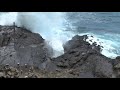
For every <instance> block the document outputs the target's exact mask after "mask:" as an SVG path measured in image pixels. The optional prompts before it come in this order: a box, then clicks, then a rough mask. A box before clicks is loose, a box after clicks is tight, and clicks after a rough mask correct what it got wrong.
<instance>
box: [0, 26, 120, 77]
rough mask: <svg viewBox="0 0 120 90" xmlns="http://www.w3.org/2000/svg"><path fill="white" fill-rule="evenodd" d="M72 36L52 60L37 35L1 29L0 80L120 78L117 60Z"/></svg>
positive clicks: (24, 30) (119, 58)
mask: <svg viewBox="0 0 120 90" xmlns="http://www.w3.org/2000/svg"><path fill="white" fill-rule="evenodd" d="M87 38H88V37H87V35H83V36H78V35H76V36H74V37H73V38H72V39H71V40H70V41H68V42H67V43H66V44H65V45H63V48H64V52H65V53H64V54H63V55H61V56H58V57H56V58H52V55H53V50H52V47H50V46H48V45H47V44H46V42H45V39H43V38H42V36H41V35H39V34H37V33H33V32H31V31H29V30H27V29H25V28H21V27H17V26H0V77H1V78H119V77H120V57H116V59H110V58H107V57H106V56H104V55H102V54H101V46H96V44H95V43H93V44H92V45H90V44H89V43H88V42H86V39H87Z"/></svg>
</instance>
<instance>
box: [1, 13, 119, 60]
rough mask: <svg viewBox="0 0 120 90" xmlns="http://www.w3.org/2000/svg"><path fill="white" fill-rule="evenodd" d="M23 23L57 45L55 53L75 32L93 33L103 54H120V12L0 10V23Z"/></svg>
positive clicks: (115, 55)
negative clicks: (101, 47)
mask: <svg viewBox="0 0 120 90" xmlns="http://www.w3.org/2000/svg"><path fill="white" fill-rule="evenodd" d="M13 22H16V24H17V25H18V26H24V27H26V28H28V29H30V30H31V31H33V32H35V33H40V34H41V35H42V37H43V38H45V39H46V42H47V43H48V44H49V45H51V46H52V47H53V49H54V56H55V57H56V56H59V55H61V54H63V53H64V50H63V47H62V45H63V44H64V43H65V42H66V41H68V40H70V39H71V38H72V37H73V36H74V35H84V34H87V35H88V36H91V35H93V36H94V38H91V37H89V39H88V40H87V41H88V42H89V43H91V42H90V41H89V40H92V41H93V42H94V41H96V42H97V44H98V45H101V46H103V50H102V52H101V53H102V54H103V55H105V56H107V57H110V58H115V57H117V56H119V55H120V39H119V38H120V12H27V13H26V12H1V13H0V25H12V24H13Z"/></svg>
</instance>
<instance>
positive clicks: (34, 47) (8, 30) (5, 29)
mask: <svg viewBox="0 0 120 90" xmlns="http://www.w3.org/2000/svg"><path fill="white" fill-rule="evenodd" d="M49 50H50V49H48V46H47V45H46V43H45V40H44V39H43V38H42V37H41V36H40V35H39V34H36V33H32V32H31V31H29V30H26V29H24V28H20V27H16V26H0V65H5V64H9V65H10V66H16V65H17V63H20V65H21V66H24V65H25V64H26V65H33V66H37V67H39V65H40V64H41V63H43V62H44V61H46V60H47V59H48V58H49V57H50V54H52V51H51V53H50V54H49ZM51 50H52V49H51Z"/></svg>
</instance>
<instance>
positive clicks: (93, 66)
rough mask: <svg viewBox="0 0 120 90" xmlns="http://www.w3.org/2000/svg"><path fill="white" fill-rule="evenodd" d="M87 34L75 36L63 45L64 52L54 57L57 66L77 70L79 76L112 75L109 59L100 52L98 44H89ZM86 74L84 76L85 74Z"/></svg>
mask: <svg viewBox="0 0 120 90" xmlns="http://www.w3.org/2000/svg"><path fill="white" fill-rule="evenodd" d="M84 38H85V39H87V36H86V35H85V36H78V35H77V36H75V37H73V38H72V40H70V41H68V42H67V43H66V44H65V45H64V50H65V54H64V55H62V56H59V57H57V58H55V59H54V63H55V64H56V65H57V66H58V67H59V68H64V69H65V68H72V69H77V72H78V71H79V77H83V76H84V77H87V78H91V77H108V78H110V77H112V73H113V69H112V63H111V62H110V60H111V59H109V58H107V57H105V56H103V55H102V54H101V53H100V46H95V45H94V44H93V45H90V44H89V43H88V42H86V41H85V39H84ZM85 75H86V76H85Z"/></svg>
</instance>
